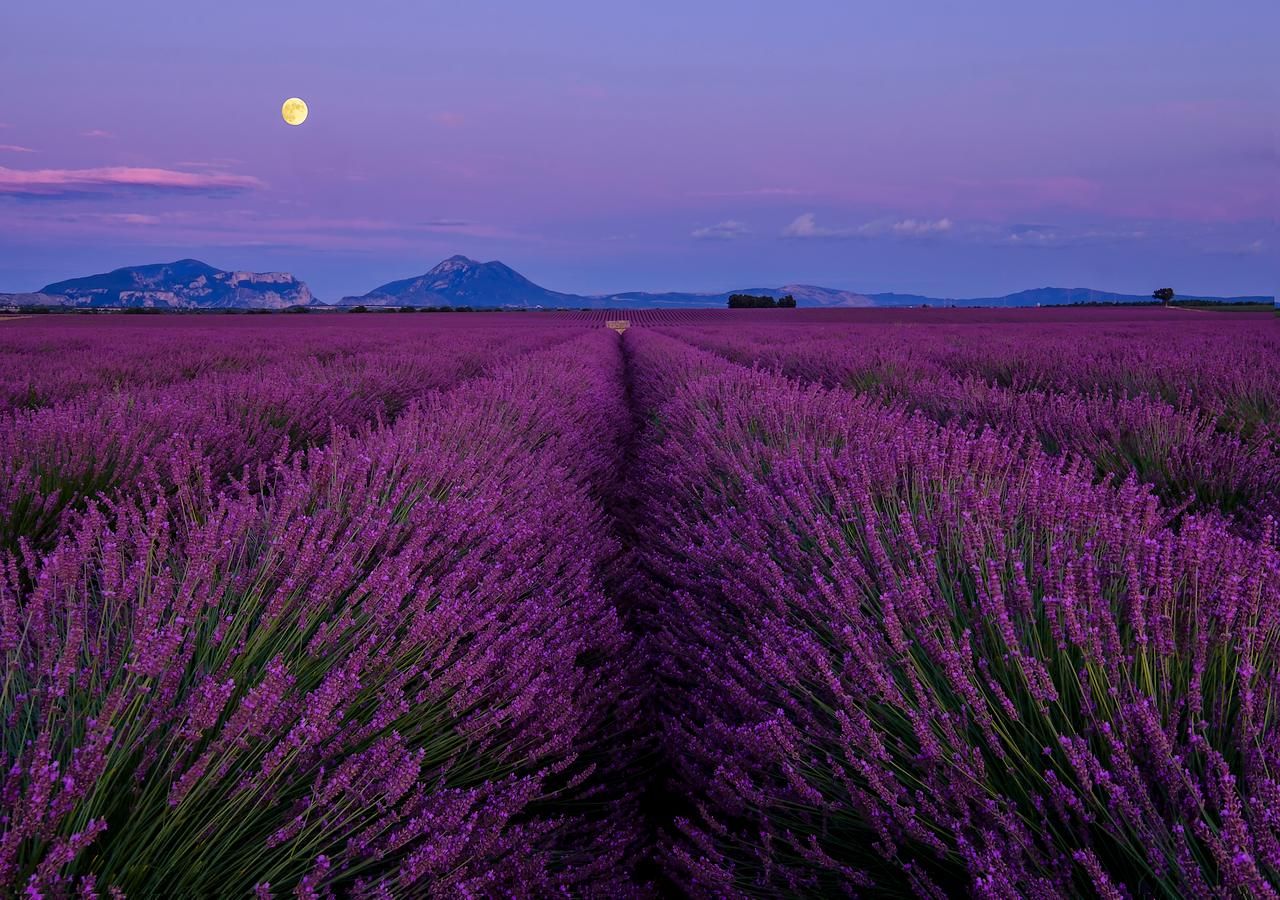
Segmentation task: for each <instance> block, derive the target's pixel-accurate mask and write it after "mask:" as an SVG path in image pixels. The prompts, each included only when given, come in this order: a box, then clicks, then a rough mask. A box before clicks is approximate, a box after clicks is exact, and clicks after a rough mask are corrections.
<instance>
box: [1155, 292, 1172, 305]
mask: <svg viewBox="0 0 1280 900" xmlns="http://www.w3.org/2000/svg"><path fill="white" fill-rule="evenodd" d="M1151 296H1152V297H1153V298H1154V299H1156V300H1159V301H1160V302H1161V303H1163V304H1164V305H1165V306H1168V305H1169V304H1170V303H1172V302H1173V297H1174V293H1173V288H1160V290H1158V291H1152V292H1151Z"/></svg>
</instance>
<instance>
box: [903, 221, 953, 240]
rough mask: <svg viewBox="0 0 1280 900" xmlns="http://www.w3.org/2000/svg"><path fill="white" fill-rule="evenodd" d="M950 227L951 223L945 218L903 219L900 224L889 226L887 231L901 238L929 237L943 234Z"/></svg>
mask: <svg viewBox="0 0 1280 900" xmlns="http://www.w3.org/2000/svg"><path fill="white" fill-rule="evenodd" d="M952 225H953V223H952V221H951V220H950V219H948V218H945V217H944V218H941V219H903V220H902V221H900V222H894V223H893V224H891V225H890V226H889V230H890V231H891V232H893V233H894V234H896V235H900V236H902V237H929V236H930V235H936V234H945V233H946V232H948V231H950V230H951V228H952Z"/></svg>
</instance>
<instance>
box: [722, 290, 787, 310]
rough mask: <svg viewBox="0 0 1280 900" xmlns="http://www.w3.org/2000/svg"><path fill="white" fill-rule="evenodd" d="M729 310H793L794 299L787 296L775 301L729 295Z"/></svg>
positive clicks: (756, 296) (766, 298)
mask: <svg viewBox="0 0 1280 900" xmlns="http://www.w3.org/2000/svg"><path fill="white" fill-rule="evenodd" d="M729 308H730V309H795V308H796V298H795V297H793V296H791V295H790V294H787V295H786V296H785V297H780V298H778V299H777V300H775V299H774V298H772V297H766V296H760V295H756V294H730V295H729Z"/></svg>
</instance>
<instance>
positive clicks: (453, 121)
mask: <svg viewBox="0 0 1280 900" xmlns="http://www.w3.org/2000/svg"><path fill="white" fill-rule="evenodd" d="M432 119H434V120H435V123H436V124H437V125H443V126H444V127H445V128H460V127H461V126H462V125H464V124H465V123H466V121H467V117H466V116H464V115H463V114H462V113H459V112H450V111H448V110H446V111H445V112H439V113H436V114H435V115H434V116H432Z"/></svg>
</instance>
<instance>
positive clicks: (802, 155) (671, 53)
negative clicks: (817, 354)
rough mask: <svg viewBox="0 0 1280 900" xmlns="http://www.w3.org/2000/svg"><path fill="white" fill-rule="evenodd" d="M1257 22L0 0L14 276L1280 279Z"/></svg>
mask: <svg viewBox="0 0 1280 900" xmlns="http://www.w3.org/2000/svg"><path fill="white" fill-rule="evenodd" d="M1277 34H1280V5H1278V4H1277V3H1276V0H1231V2H1229V3H1211V2H1209V0H1200V2H1178V0H1165V2H1156V0H1149V2H1132V0H1075V2H1072V3H1061V4H1052V5H1050V4H1045V3H1034V2H993V0H968V2H964V3H956V2H934V0H922V2H914V3H903V2H891V0H882V2H881V0H878V2H861V3H855V2H851V0H833V2H826V0H803V2H797V3H792V4H780V3H777V2H754V0H734V2H730V0H723V2H721V0H682V2H679V3H673V2H666V0H651V2H647V3H636V4H625V5H624V4H615V3H603V2H599V0H594V2H555V0H548V2H545V3H528V2H515V0H510V2H484V0H474V2H469V3H441V2H430V3H429V2H425V0H413V2H409V0H403V2H391V0H366V2H361V3H354V2H350V0H309V2H305V3H303V2H280V0H273V2H270V3H267V2H264V0H253V2H246V0H221V2H217V3H213V2H203V3H200V2H194V0H193V2H182V3H177V2H174V0H121V2H118V3H89V2H76V3H40V2H34V0H24V2H13V3H6V4H4V8H3V10H0V35H2V37H0V41H2V42H3V52H2V53H0V86H2V87H0V290H31V289H35V288H38V287H40V286H41V285H43V284H44V283H46V282H49V281H53V280H56V279H60V278H65V277H70V276H75V275H82V274H89V273H91V272H95V271H103V270H106V269H109V268H114V267H117V266H121V265H127V264H135V263H144V262H157V261H167V260H171V259H176V258H179V257H184V256H195V257H198V258H201V259H204V260H205V261H207V262H209V263H212V264H213V265H216V266H220V267H222V268H243V269H257V270H289V271H292V272H294V273H295V274H297V275H298V276H299V277H301V278H303V279H305V280H306V281H308V283H309V284H310V285H311V287H312V288H313V290H315V291H316V293H317V294H318V295H319V296H320V297H322V298H324V299H334V298H336V297H338V296H341V295H343V294H347V293H356V292H363V291H366V290H368V289H369V288H371V287H373V286H374V285H376V284H379V283H381V282H384V281H388V280H391V279H392V278H399V277H404V276H408V275H413V274H417V273H420V272H422V271H425V270H426V269H427V268H429V267H430V266H432V265H434V264H435V263H436V262H437V261H439V260H440V259H441V258H443V257H445V256H448V255H450V254H452V253H465V254H467V255H469V256H474V257H477V258H480V259H501V260H503V261H504V262H506V263H508V264H510V265H512V266H514V267H515V268H516V269H518V270H520V271H521V272H523V273H524V274H526V275H528V276H529V277H530V278H533V279H534V280H535V281H538V282H540V283H542V284H544V285H545V286H547V287H551V288H555V289H559V290H570V291H581V292H605V291H618V290H629V289H649V290H661V289H687V290H703V289H707V290H711V289H716V290H718V289H726V288H732V287H745V286H771V285H778V284H782V283H785V282H806V283H814V284H823V285H827V286H831V287H840V288H848V289H854V290H860V291H885V290H900V291H913V292H922V293H930V294H934V295H942V296H976V295H987V294H996V293H1004V292H1007V291H1011V290H1016V289H1020V288H1025V287H1036V286H1041V285H1059V286H1066V287H1073V286H1089V287H1098V288H1107V289H1113V290H1128V291H1142V292H1145V291H1149V290H1151V289H1152V288H1154V287H1157V286H1160V285H1164V284H1171V285H1173V286H1174V287H1175V288H1176V289H1178V290H1179V292H1181V293H1197V292H1198V293H1214V294H1242V293H1263V294H1274V293H1275V292H1276V290H1277V281H1278V280H1280V278H1278V277H1277V276H1278V275H1280V265H1277V262H1278V261H1280V227H1278V225H1277V210H1280V51H1277V48H1276V36H1277ZM291 95H297V96H300V97H302V98H304V99H305V100H306V101H307V102H308V103H309V104H310V107H311V115H310V118H309V119H308V120H307V122H306V123H305V124H304V125H302V126H301V127H298V128H291V127H289V126H287V125H285V124H284V123H283V122H282V121H281V119H280V113H279V108H280V103H281V102H282V101H283V100H284V99H285V98H286V97H288V96H291Z"/></svg>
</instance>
